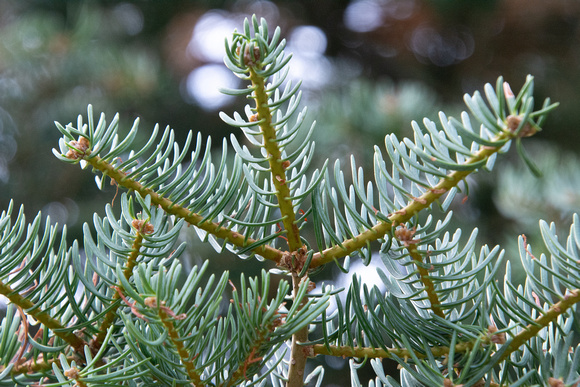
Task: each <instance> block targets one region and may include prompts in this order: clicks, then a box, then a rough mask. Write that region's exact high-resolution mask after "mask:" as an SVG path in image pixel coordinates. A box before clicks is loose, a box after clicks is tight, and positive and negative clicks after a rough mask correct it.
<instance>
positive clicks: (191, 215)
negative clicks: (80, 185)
mask: <svg viewBox="0 0 580 387" xmlns="http://www.w3.org/2000/svg"><path fill="white" fill-rule="evenodd" d="M85 160H86V162H87V163H89V164H90V165H91V166H92V167H93V168H95V169H97V170H99V171H101V172H102V173H103V174H105V175H107V176H109V177H110V178H111V179H114V180H115V181H116V182H117V184H118V185H120V186H123V187H125V188H127V189H129V190H132V191H136V192H138V193H139V194H140V195H141V196H142V197H146V196H147V195H149V196H150V197H151V203H153V204H156V205H158V206H160V207H161V208H163V210H164V211H165V212H166V213H168V214H170V215H175V216H177V217H178V218H181V219H184V220H185V221H186V222H187V223H189V224H191V225H193V226H195V227H198V228H200V229H202V230H204V231H206V232H208V233H210V234H212V235H215V236H216V237H218V238H221V239H224V240H226V241H227V242H229V243H232V244H234V245H236V246H238V247H240V248H244V247H247V246H249V245H252V244H254V243H257V241H256V240H253V239H251V238H246V237H245V236H244V235H242V234H240V233H238V232H235V231H232V230H230V229H228V228H226V227H224V226H222V225H221V224H219V223H215V222H212V221H211V220H205V217H204V216H202V215H200V214H197V213H195V212H192V211H190V210H188V209H187V208H185V207H182V206H180V205H178V204H175V203H174V202H172V201H171V200H169V199H167V198H164V197H162V196H161V195H159V194H158V193H157V192H155V191H154V190H152V189H150V188H146V187H144V186H143V185H142V184H141V183H139V182H138V181H135V180H133V179H130V178H127V176H126V175H125V174H124V173H123V172H122V171H120V170H118V169H116V168H115V167H114V166H113V165H112V164H110V163H108V162H106V161H104V160H102V159H101V158H100V157H98V156H95V157H92V158H86V159H85ZM252 251H253V252H254V253H256V254H258V255H260V256H262V257H264V258H266V259H269V260H271V261H274V262H279V260H280V258H281V257H282V252H281V251H280V250H277V249H274V248H273V247H270V246H266V245H260V246H257V247H255V248H253V249H252Z"/></svg>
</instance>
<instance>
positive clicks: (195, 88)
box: [185, 64, 238, 110]
mask: <svg viewBox="0 0 580 387" xmlns="http://www.w3.org/2000/svg"><path fill="white" fill-rule="evenodd" d="M237 85H238V79H237V78H236V77H235V76H234V75H232V73H231V71H230V70H228V69H227V68H226V67H225V66H223V65H218V64H208V65H205V66H201V67H198V68H197V69H195V70H193V71H192V72H191V73H189V75H188V76H187V79H186V80H185V87H186V90H187V94H188V96H189V97H191V98H193V99H194V100H195V102H196V103H197V104H198V105H199V106H201V107H202V108H203V109H206V110H217V109H219V108H221V107H222V106H224V105H225V104H227V103H228V102H229V101H231V99H232V98H233V97H232V96H229V95H225V94H223V93H221V92H220V91H219V89H220V88H222V87H224V88H230V89H232V88H235V87H237ZM189 99H190V98H189Z"/></svg>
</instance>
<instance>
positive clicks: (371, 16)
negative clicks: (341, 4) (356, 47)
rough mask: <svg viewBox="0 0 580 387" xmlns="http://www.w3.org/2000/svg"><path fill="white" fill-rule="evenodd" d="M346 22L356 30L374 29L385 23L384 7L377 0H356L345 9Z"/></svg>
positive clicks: (349, 27)
mask: <svg viewBox="0 0 580 387" xmlns="http://www.w3.org/2000/svg"><path fill="white" fill-rule="evenodd" d="M344 24H345V25H346V27H347V28H348V29H349V30H352V31H355V32H369V31H372V30H374V29H376V28H377V27H379V26H381V25H382V24H383V9H382V7H381V5H380V4H379V3H378V2H377V1H372V0H359V1H355V2H353V3H351V4H350V5H349V6H348V7H347V8H346V10H345V11H344Z"/></svg>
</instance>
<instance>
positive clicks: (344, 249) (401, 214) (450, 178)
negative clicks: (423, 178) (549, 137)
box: [310, 128, 514, 268]
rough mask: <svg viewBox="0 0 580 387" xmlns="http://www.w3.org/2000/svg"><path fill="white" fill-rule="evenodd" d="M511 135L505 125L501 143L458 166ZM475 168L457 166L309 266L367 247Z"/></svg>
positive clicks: (481, 156) (493, 150)
mask: <svg viewBox="0 0 580 387" xmlns="http://www.w3.org/2000/svg"><path fill="white" fill-rule="evenodd" d="M513 137H514V135H513V134H512V133H509V132H508V131H507V128H506V129H505V130H504V132H503V133H501V134H499V135H498V136H496V138H495V139H494V140H493V141H494V142H502V145H501V146H497V147H491V146H483V147H481V149H480V150H479V151H478V152H477V153H476V154H475V155H473V156H472V157H470V158H469V159H467V160H466V161H465V162H464V163H462V164H461V166H462V167H469V166H470V165H472V164H478V163H481V161H482V160H485V159H488V158H489V157H491V156H492V155H494V154H495V153H498V152H499V151H500V149H501V148H502V147H503V142H504V141H505V140H506V139H507V140H509V139H511V138H513ZM474 171H475V170H471V169H467V170H456V171H453V172H451V173H449V174H447V175H446V176H445V177H444V178H442V179H440V180H439V183H437V185H435V186H434V187H431V188H429V189H427V191H426V192H425V193H424V194H423V195H421V196H420V197H417V198H413V200H412V201H411V203H409V204H408V205H407V206H405V207H403V208H401V209H400V210H398V211H396V212H394V213H393V214H391V215H390V216H389V217H388V220H387V221H381V222H380V223H378V224H377V225H375V226H373V227H372V228H370V229H369V230H366V231H364V232H362V233H360V234H359V235H356V236H354V237H353V238H350V239H347V240H345V241H344V242H342V243H341V244H340V245H337V246H333V247H330V248H327V249H326V250H323V251H321V252H318V253H315V254H314V256H313V258H312V262H311V264H310V267H311V268H316V267H318V266H321V265H324V264H327V263H329V262H332V261H333V260H335V259H337V258H342V257H345V256H347V255H350V254H352V253H354V252H356V251H358V250H360V249H361V248H363V247H366V246H367V244H368V243H369V242H372V241H376V240H379V239H382V238H383V237H384V236H385V235H386V234H388V233H390V232H391V230H392V229H393V225H397V224H403V223H406V222H407V221H409V220H410V219H412V218H413V217H414V216H416V215H417V214H419V213H420V212H421V211H424V210H426V209H428V208H430V207H431V205H432V204H433V203H435V202H436V201H437V200H438V199H439V198H440V197H442V196H443V195H445V194H446V193H448V192H449V191H450V190H451V189H452V188H454V187H457V186H458V185H459V183H460V182H461V181H462V180H464V179H465V178H466V177H467V176H469V175H470V174H471V173H473V172H474Z"/></svg>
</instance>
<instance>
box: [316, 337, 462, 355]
mask: <svg viewBox="0 0 580 387" xmlns="http://www.w3.org/2000/svg"><path fill="white" fill-rule="evenodd" d="M472 348H473V342H471V341H465V342H462V343H459V344H457V345H455V352H456V353H465V352H469V351H470V350H471V349H472ZM429 351H430V352H431V353H432V354H433V356H436V357H445V356H447V355H448V354H449V351H450V348H449V347H447V346H444V345H442V346H438V347H431V348H429ZM311 353H312V355H313V356H316V355H328V356H342V357H357V358H369V359H372V358H380V359H390V358H393V356H397V357H399V358H401V359H408V358H410V357H411V351H410V350H409V349H406V348H387V349H386V350H385V349H381V348H374V347H351V346H337V345H325V344H314V345H313V346H312V351H311ZM415 355H416V356H417V357H418V358H419V359H426V358H427V357H428V356H427V355H425V354H422V353H417V352H415Z"/></svg>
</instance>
